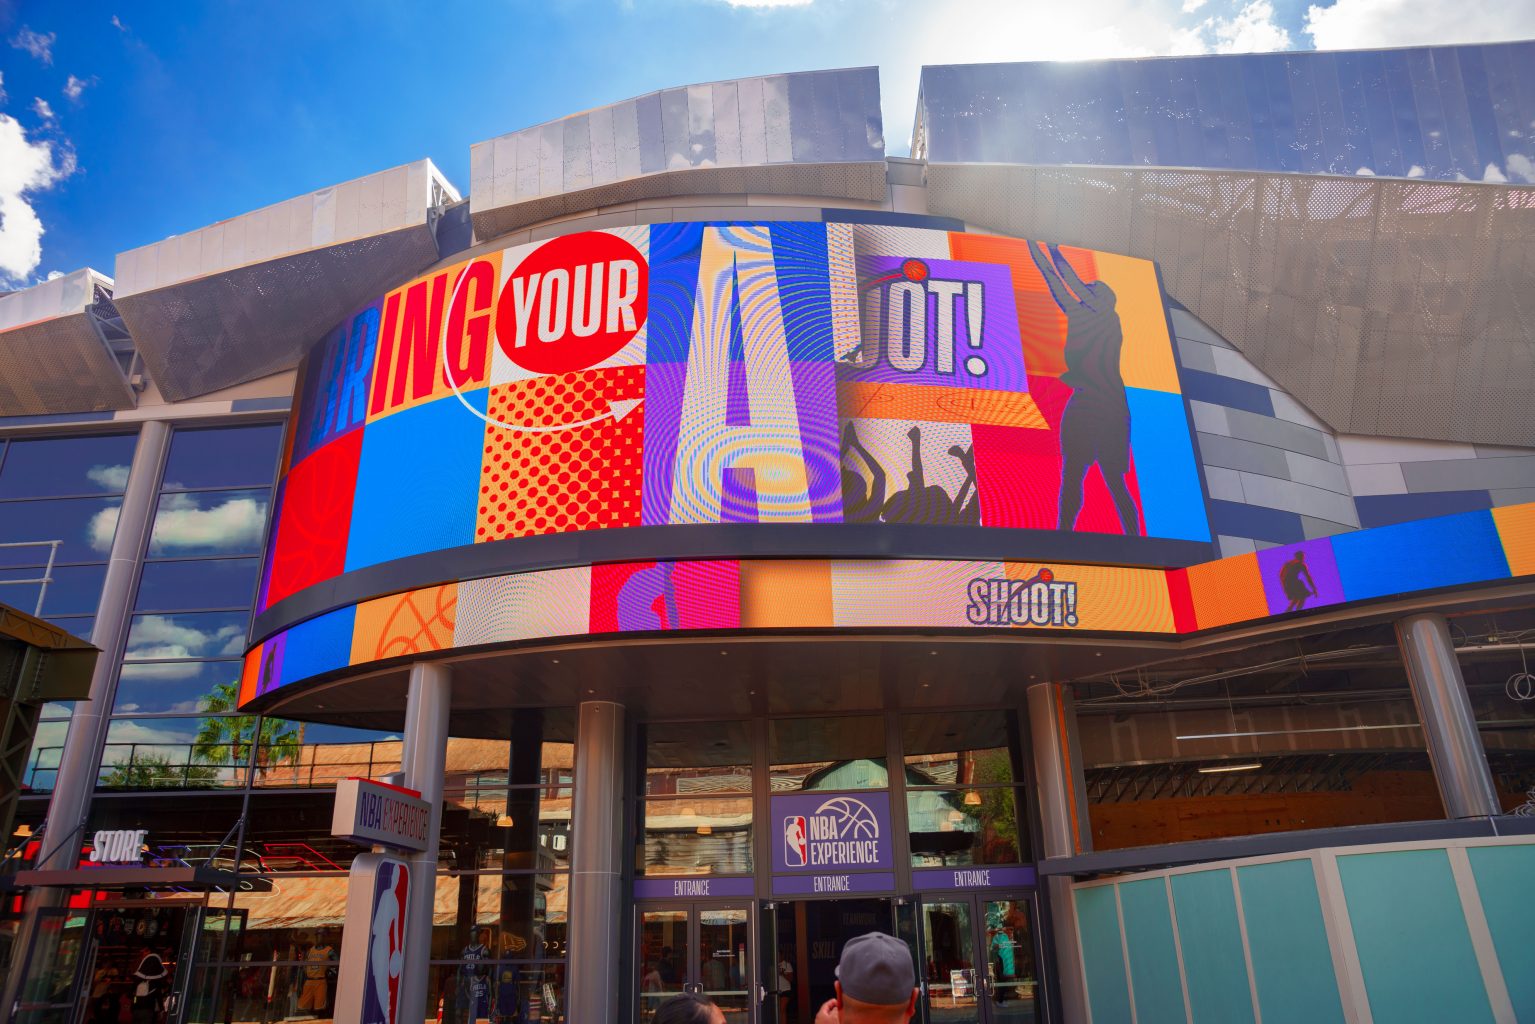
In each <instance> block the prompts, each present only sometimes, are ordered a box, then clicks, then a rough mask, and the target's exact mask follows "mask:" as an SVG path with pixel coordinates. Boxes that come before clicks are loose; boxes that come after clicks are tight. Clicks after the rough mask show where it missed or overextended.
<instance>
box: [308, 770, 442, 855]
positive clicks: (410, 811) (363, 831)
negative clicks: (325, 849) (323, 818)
mask: <svg viewBox="0 0 1535 1024" xmlns="http://www.w3.org/2000/svg"><path fill="white" fill-rule="evenodd" d="M431 820H432V805H431V804H429V803H427V802H426V801H425V800H422V799H421V794H420V793H417V792H416V791H415V790H413V789H404V788H401V787H399V786H390V785H387V784H386V783H382V782H374V781H373V780H372V779H343V780H342V781H341V782H339V783H337V784H336V805H335V810H334V811H333V812H332V814H331V822H330V834H331V835H333V836H336V837H338V838H341V839H349V840H351V841H352V842H354V843H358V844H360V845H362V846H372V845H374V844H375V843H377V844H379V845H382V846H392V847H395V848H397V849H401V850H417V851H419V850H424V849H426V843H427V833H428V832H429V831H430V830H431Z"/></svg>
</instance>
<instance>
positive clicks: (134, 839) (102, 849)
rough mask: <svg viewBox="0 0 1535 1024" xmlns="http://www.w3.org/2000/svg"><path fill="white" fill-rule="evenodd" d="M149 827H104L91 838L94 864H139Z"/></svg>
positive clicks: (92, 861)
mask: <svg viewBox="0 0 1535 1024" xmlns="http://www.w3.org/2000/svg"><path fill="white" fill-rule="evenodd" d="M147 835H149V830H148V829H143V828H124V829H104V830H102V831H100V832H97V833H96V835H95V836H93V837H92V838H91V863H92V864H137V863H138V862H139V861H140V860H142V859H143V848H144V837H145V836H147Z"/></svg>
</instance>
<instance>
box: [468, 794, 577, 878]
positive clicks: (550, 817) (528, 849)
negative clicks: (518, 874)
mask: <svg viewBox="0 0 1535 1024" xmlns="http://www.w3.org/2000/svg"><path fill="white" fill-rule="evenodd" d="M573 796H574V790H573V789H572V788H571V787H570V786H535V787H522V788H513V789H509V790H508V789H501V790H496V791H492V790H484V789H482V790H474V791H470V792H469V793H468V794H466V796H465V798H464V799H462V800H452V799H450V800H447V801H445V803H444V806H443V818H442V833H441V848H442V854H441V859H442V863H444V864H445V865H447V866H449V867H451V868H454V869H456V870H464V871H477V870H492V871H542V872H548V871H568V870H569V869H570V853H571V835H570V808H571V801H572V797H573Z"/></svg>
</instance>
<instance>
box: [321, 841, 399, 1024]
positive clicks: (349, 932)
mask: <svg viewBox="0 0 1535 1024" xmlns="http://www.w3.org/2000/svg"><path fill="white" fill-rule="evenodd" d="M410 888H411V876H410V865H409V864H407V863H406V862H405V861H403V860H400V859H399V858H397V857H395V856H392V855H390V854H386V853H364V854H359V855H358V857H357V859H355V860H354V861H352V871H351V875H350V877H349V878H348V880H347V895H346V924H345V927H344V930H343V931H342V933H341V961H340V964H339V969H338V971H337V975H336V1008H335V1019H336V1021H337V1024H396V1019H397V1015H398V1013H399V1000H400V975H401V974H402V972H403V971H404V968H405V952H406V950H405V924H406V908H407V907H408V906H409V904H410Z"/></svg>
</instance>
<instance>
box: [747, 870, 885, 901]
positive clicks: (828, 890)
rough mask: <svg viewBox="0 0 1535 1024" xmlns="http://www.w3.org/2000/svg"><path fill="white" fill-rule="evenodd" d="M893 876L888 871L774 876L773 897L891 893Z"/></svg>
mask: <svg viewBox="0 0 1535 1024" xmlns="http://www.w3.org/2000/svg"><path fill="white" fill-rule="evenodd" d="M894 890H895V875H893V874H891V873H890V872H888V871H873V872H867V873H865V874H846V875H774V876H773V895H774V896H840V895H842V894H844V893H856V892H892V891H894Z"/></svg>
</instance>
